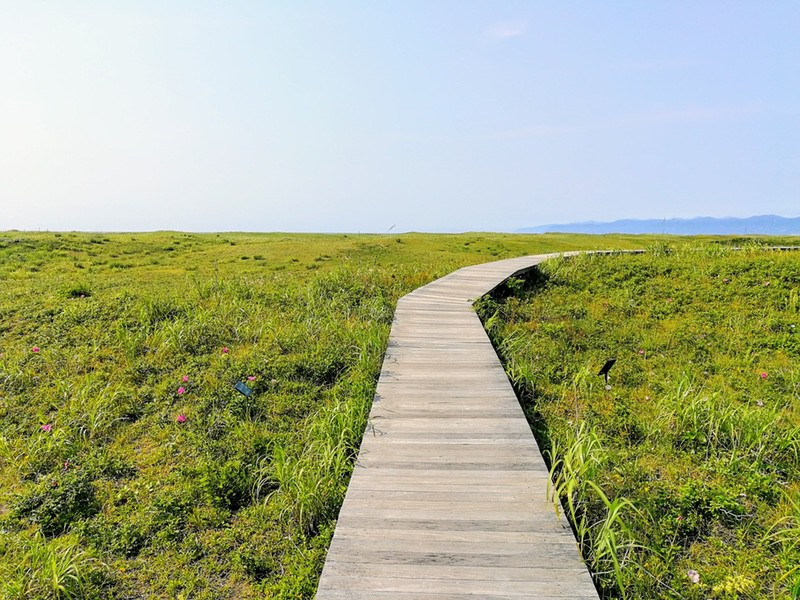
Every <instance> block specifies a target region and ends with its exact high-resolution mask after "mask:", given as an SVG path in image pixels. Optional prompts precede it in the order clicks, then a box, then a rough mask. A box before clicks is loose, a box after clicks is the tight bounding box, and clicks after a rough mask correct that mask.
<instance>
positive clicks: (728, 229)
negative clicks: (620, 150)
mask: <svg viewBox="0 0 800 600" xmlns="http://www.w3.org/2000/svg"><path fill="white" fill-rule="evenodd" d="M517 232H519V233H666V234H673V235H800V217H795V218H786V217H779V216H777V215H759V216H756V217H747V218H744V219H739V218H734V217H726V218H721V219H718V218H715V217H695V218H694V219H622V220H620V221H612V222H610V223H599V222H597V221H585V222H582V223H565V224H561V225H540V226H538V227H524V228H522V229H518V230H517Z"/></svg>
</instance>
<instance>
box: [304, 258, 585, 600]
mask: <svg viewBox="0 0 800 600" xmlns="http://www.w3.org/2000/svg"><path fill="white" fill-rule="evenodd" d="M544 258H546V256H545V255H542V256H537V257H523V258H520V259H511V260H507V261H499V262H497V263H490V264H487V265H478V266H476V267H469V268H464V269H459V270H458V271H456V272H454V273H452V274H450V275H448V276H446V277H443V278H442V279H440V280H437V281H435V282H432V283H430V284H428V285H426V286H423V287H421V288H419V289H418V290H416V291H414V292H413V293H411V294H409V295H407V296H405V297H403V298H401V299H400V301H399V302H398V306H397V311H396V313H395V316H394V319H393V323H392V329H391V333H390V338H389V342H388V347H387V351H386V355H385V356H384V362H383V366H382V369H381V375H380V379H379V381H378V385H377V389H376V393H375V398H374V402H373V407H372V410H371V413H370V420H369V425H368V427H367V431H366V432H365V434H364V438H363V440H362V443H361V451H360V453H359V457H358V460H357V462H356V468H355V470H354V473H353V476H352V478H351V481H350V485H349V487H348V492H347V496H346V498H345V502H344V505H343V506H342V510H341V512H340V514H339V519H338V523H337V527H336V532H335V534H334V538H333V542H332V543H331V547H330V550H329V553H328V558H327V561H326V564H325V568H324V570H323V574H322V577H321V579H320V584H319V589H318V592H317V598H319V599H323V600H324V599H331V600H335V599H338V598H347V599H348V600H359V599H362V598H370V599H381V598H399V599H403V598H405V599H408V600H418V599H420V598H429V599H433V600H451V599H455V598H470V599H471V600H476V599H479V598H487V599H488V598H493V599H495V600H497V599H501V598H508V599H517V600H518V599H520V598H538V599H539V600H547V599H552V600H555V599H557V598H558V599H563V598H576V599H587V600H588V599H590V598H593V599H596V598H597V593H596V591H595V589H594V586H593V584H592V581H591V578H590V577H589V574H588V571H587V570H586V567H585V565H584V564H583V562H582V560H581V558H580V554H579V552H578V549H577V544H576V543H575V539H574V536H573V535H572V531H571V530H570V528H569V525H568V524H567V523H566V521H565V520H564V518H563V516H562V515H559V514H558V513H557V512H556V510H555V509H554V506H553V503H552V502H551V501H550V500H549V498H548V497H547V487H548V482H549V476H548V471H547V467H546V466H545V463H544V460H543V459H542V457H541V454H540V453H539V450H538V446H537V445H536V442H535V440H534V439H533V436H532V435H531V432H530V428H529V427H528V424H527V422H526V420H525V416H524V414H523V412H522V410H521V408H520V407H519V403H518V402H517V399H516V397H515V395H514V392H513V389H512V387H511V385H510V383H509V381H508V379H507V377H506V376H505V373H504V370H503V368H502V365H501V364H500V362H499V360H498V359H497V356H496V355H495V353H494V349H493V348H492V346H491V343H490V342H489V340H488V338H487V337H486V334H485V333H484V331H483V327H482V326H481V324H480V321H479V320H478V318H477V316H476V315H475V313H474V312H473V311H472V308H471V303H472V301H473V300H474V299H475V298H477V297H479V296H480V295H482V294H485V293H487V292H488V291H490V290H491V289H493V288H494V287H496V286H497V285H499V284H500V283H501V282H502V281H503V280H504V279H506V278H507V277H508V276H511V275H514V274H516V273H519V272H520V271H522V270H527V269H529V268H530V267H531V265H533V264H536V263H538V262H540V261H541V260H542V259H544Z"/></svg>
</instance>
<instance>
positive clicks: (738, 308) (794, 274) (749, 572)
mask: <svg viewBox="0 0 800 600" xmlns="http://www.w3.org/2000/svg"><path fill="white" fill-rule="evenodd" d="M743 242H744V243H743ZM789 243H791V240H789ZM795 243H797V241H796V240H795ZM733 244H736V245H742V246H743V247H742V249H740V250H732V249H731V248H730V246H731V245H733ZM479 308H480V313H481V315H482V318H483V319H484V324H485V325H486V326H487V328H488V330H489V331H490V335H491V337H492V339H493V341H494V343H495V345H496V347H497V349H498V353H499V354H500V356H501V359H502V360H503V362H504V364H505V366H506V370H507V372H508V374H509V377H510V378H511V379H512V381H513V382H514V385H515V387H516V388H517V391H518V394H519V396H520V398H521V400H522V403H523V407H524V409H525V411H526V414H527V415H528V417H529V420H530V422H531V424H532V427H533V429H534V431H535V433H536V435H537V439H538V440H539V443H540V446H541V447H542V448H543V450H544V451H545V455H546V457H547V458H548V459H549V461H550V465H551V467H552V472H553V476H554V484H553V487H552V491H553V492H554V494H556V495H558V496H559V497H560V498H561V500H562V502H563V504H564V506H565V510H566V512H567V513H568V516H569V518H570V520H571V521H572V523H573V525H574V528H575V530H576V533H577V535H578V537H579V539H580V540H581V541H582V549H583V553H584V557H585V558H586V559H587V562H588V563H589V565H590V566H591V568H592V570H593V572H594V573H595V577H596V580H597V581H598V583H599V585H600V587H601V588H602V589H603V590H604V592H605V594H606V596H607V597H627V598H642V599H651V598H663V599H666V598H685V599H697V600H700V599H704V598H720V599H731V600H732V599H756V598H758V599H761V598H763V599H767V598H769V599H773V598H784V599H785V598H792V599H795V600H796V599H797V598H800V253H797V252H776V251H770V250H765V249H762V248H760V247H759V246H758V245H756V244H754V243H748V242H747V241H744V240H735V241H734V240H727V241H724V242H721V241H718V242H716V243H692V244H690V245H685V244H681V243H678V242H671V243H670V244H669V245H667V244H664V243H658V244H655V245H653V246H651V247H650V252H648V253H647V254H642V255H617V256H604V255H584V256H580V257H576V258H572V259H559V260H554V261H550V262H548V263H545V264H544V265H543V266H542V268H541V269H540V270H539V271H538V272H535V273H534V274H533V275H532V276H531V277H529V278H528V279H527V280H525V281H517V280H512V281H510V282H509V284H508V285H507V286H506V288H505V289H504V290H502V293H498V295H497V297H495V298H493V299H485V300H484V301H482V302H481V303H480V307H479ZM611 358H615V359H616V364H615V365H614V366H613V367H612V368H611V370H610V372H609V381H608V384H606V382H605V380H604V378H603V377H602V376H599V375H598V373H599V371H600V369H601V367H602V366H603V365H604V363H605V361H606V360H608V359H611Z"/></svg>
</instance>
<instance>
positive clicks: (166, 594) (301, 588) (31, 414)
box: [0, 232, 643, 599]
mask: <svg viewBox="0 0 800 600" xmlns="http://www.w3.org/2000/svg"><path fill="white" fill-rule="evenodd" d="M642 243H643V242H642V238H640V237H635V236H627V237H614V236H606V237H591V236H514V235H497V234H465V235H416V234H408V235H395V236H367V235H361V236H355V235H351V236H347V235H339V236H333V235H329V236H321V235H286V234H264V235H250V234H182V233H156V234H108V235H106V234H81V233H21V232H5V233H0V598H4V599H17V598H19V599H22V598H25V599H44V598H120V599H121V598H209V599H210V598H213V599H220V598H263V597H285V598H310V597H312V596H313V593H314V590H315V586H316V582H317V578H318V577H319V573H320V571H321V567H322V561H323V559H324V555H325V551H326V548H327V545H328V542H329V540H330V535H331V532H332V529H333V525H334V519H335V515H336V513H337V511H338V508H339V506H340V504H341V501H342V499H343V494H344V491H345V489H346V485H347V481H348V477H349V472H350V469H351V463H352V459H353V457H354V452H355V450H356V449H357V447H358V444H359V441H360V436H361V433H362V431H363V428H364V424H365V419H366V415H367V412H368V409H369V405H370V402H371V399H372V394H373V390H374V386H375V382H376V380H377V376H378V372H379V369H380V364H381V360H382V356H383V352H384V348H385V344H386V339H387V336H388V331H389V325H390V323H391V320H392V315H393V312H394V306H395V303H396V300H397V298H398V297H400V296H401V295H403V294H405V293H407V292H409V291H411V290H412V289H414V288H416V287H418V286H420V285H422V284H424V283H426V282H428V281H430V280H432V279H434V278H436V277H439V276H442V275H444V274H446V273H448V272H450V271H452V270H454V269H456V268H458V267H461V266H464V265H467V264H473V263H478V262H487V261H491V260H496V259H500V258H505V257H510V256H519V255H524V254H533V253H539V252H550V251H559V250H567V249H570V250H571V249H576V248H578V249H580V248H606V247H636V246H639V245H641V244H642ZM237 382H241V383H244V384H246V385H247V386H249V387H250V388H252V390H253V393H252V395H251V396H249V397H246V396H244V395H242V394H240V393H239V392H237V391H235V390H234V387H233V386H234V385H235V384H236V383H237Z"/></svg>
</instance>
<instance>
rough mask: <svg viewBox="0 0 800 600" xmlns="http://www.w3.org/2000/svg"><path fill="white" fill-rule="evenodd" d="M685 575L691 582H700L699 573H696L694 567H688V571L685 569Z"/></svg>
mask: <svg viewBox="0 0 800 600" xmlns="http://www.w3.org/2000/svg"><path fill="white" fill-rule="evenodd" d="M686 576H687V577H688V578H689V580H690V581H691V582H692V583H700V573H698V572H697V571H695V570H694V569H689V570H688V571H686Z"/></svg>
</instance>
